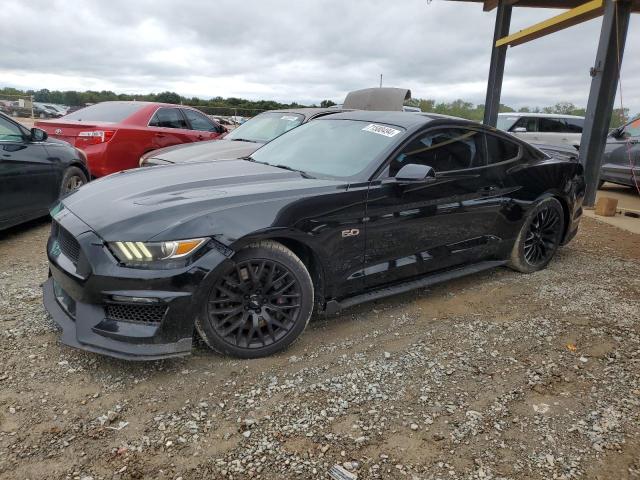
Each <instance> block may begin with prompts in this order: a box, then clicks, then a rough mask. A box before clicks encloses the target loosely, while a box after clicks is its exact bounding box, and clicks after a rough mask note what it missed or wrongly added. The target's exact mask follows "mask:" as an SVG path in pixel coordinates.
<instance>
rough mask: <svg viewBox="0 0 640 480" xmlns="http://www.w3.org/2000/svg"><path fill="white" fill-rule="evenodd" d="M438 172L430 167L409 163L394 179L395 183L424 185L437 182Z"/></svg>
mask: <svg viewBox="0 0 640 480" xmlns="http://www.w3.org/2000/svg"><path fill="white" fill-rule="evenodd" d="M435 178H436V172H435V170H434V169H433V168H431V167H430V166H429V165H420V164H417V163H408V164H407V165H405V166H404V167H402V168H401V169H400V170H399V171H398V173H396V176H395V177H394V178H393V180H394V183H423V182H428V181H430V180H435Z"/></svg>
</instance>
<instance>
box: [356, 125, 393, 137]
mask: <svg viewBox="0 0 640 480" xmlns="http://www.w3.org/2000/svg"><path fill="white" fill-rule="evenodd" d="M362 130H363V131H365V132H371V133H377V134H378V135H384V136H385V137H395V136H396V135H397V134H399V133H400V130H396V129H395V128H391V127H385V126H384V125H376V124H375V123H370V124H369V125H367V126H366V127H364V128H363V129H362Z"/></svg>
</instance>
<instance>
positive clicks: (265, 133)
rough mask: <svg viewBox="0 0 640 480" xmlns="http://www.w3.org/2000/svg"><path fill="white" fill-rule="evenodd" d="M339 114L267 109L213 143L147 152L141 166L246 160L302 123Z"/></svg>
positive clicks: (332, 110) (321, 109) (311, 109)
mask: <svg viewBox="0 0 640 480" xmlns="http://www.w3.org/2000/svg"><path fill="white" fill-rule="evenodd" d="M338 112H339V110H335V109H330V108H329V109H327V108H298V109H291V110H270V111H268V112H264V113H261V114H259V115H256V116H255V117H253V118H251V119H249V120H247V121H246V122H245V123H243V124H242V125H240V126H239V127H237V128H236V129H234V130H233V131H232V132H229V133H228V134H227V135H225V136H224V137H223V138H222V139H219V140H216V141H214V142H202V143H198V144H194V145H176V146H173V147H168V148H163V149H160V150H155V151H153V152H149V153H146V154H145V155H143V156H142V158H140V166H141V167H151V166H154V165H167V164H170V163H183V162H201V161H203V160H220V159H222V160H224V159H230V158H241V157H246V156H248V155H251V154H252V153H253V152H255V151H256V150H257V149H258V148H260V147H261V146H262V145H264V144H265V143H268V142H270V141H271V140H273V139H274V138H276V137H279V136H280V135H282V134H283V133H285V132H288V131H289V130H291V129H293V128H296V127H298V126H300V125H302V124H303V123H305V122H308V121H310V120H313V119H314V118H319V117H322V116H325V115H331V114H335V113H338Z"/></svg>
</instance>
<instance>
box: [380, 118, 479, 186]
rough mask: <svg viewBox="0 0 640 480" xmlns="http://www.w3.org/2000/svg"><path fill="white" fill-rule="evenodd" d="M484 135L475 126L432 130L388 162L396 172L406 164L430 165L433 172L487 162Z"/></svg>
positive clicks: (461, 168) (393, 173)
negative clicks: (470, 128)
mask: <svg viewBox="0 0 640 480" xmlns="http://www.w3.org/2000/svg"><path fill="white" fill-rule="evenodd" d="M482 142H483V135H482V133H480V132H476V131H475V130H466V129H461V128H447V129H442V130H435V131H432V132H429V133H427V134H426V135H423V136H422V137H419V138H417V139H416V140H413V141H412V142H411V143H410V144H409V145H408V146H407V147H405V148H404V149H403V150H402V152H401V153H400V154H399V155H397V156H396V157H395V158H394V159H393V160H392V161H391V164H390V166H389V175H390V176H392V177H393V176H395V175H396V174H397V173H398V171H399V170H400V169H401V168H402V167H403V166H404V165H407V164H420V165H428V166H430V167H432V168H433V169H434V170H435V171H436V172H448V171H452V170H463V169H467V168H474V167H483V166H485V165H486V163H487V162H486V159H485V156H484V147H483V145H482Z"/></svg>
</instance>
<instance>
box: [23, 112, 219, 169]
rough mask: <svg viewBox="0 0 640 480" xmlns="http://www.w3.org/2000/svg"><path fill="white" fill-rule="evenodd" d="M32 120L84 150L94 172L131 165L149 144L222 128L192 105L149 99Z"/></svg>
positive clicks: (206, 136) (212, 134) (194, 138)
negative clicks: (55, 118) (172, 103)
mask: <svg viewBox="0 0 640 480" xmlns="http://www.w3.org/2000/svg"><path fill="white" fill-rule="evenodd" d="M35 125H36V126H37V127H40V128H42V129H43V130H45V131H46V132H47V133H48V134H49V135H50V136H51V137H54V138H58V139H60V140H65V141H67V142H69V143H70V144H71V145H74V146H76V147H78V148H80V149H81V150H83V151H84V152H85V153H86V155H87V159H88V161H89V170H90V171H91V174H92V175H93V176H95V177H102V176H104V175H109V174H110V173H114V172H118V171H120V170H126V169H128V168H135V167H137V166H138V162H139V160H140V157H141V156H142V155H143V154H144V153H146V152H149V151H151V150H156V149H158V148H163V147H168V146H170V145H176V144H180V143H190V142H200V141H203V140H212V139H215V138H218V137H220V135H222V134H223V133H225V132H226V129H225V128H224V127H223V126H221V125H220V124H218V123H216V122H214V121H213V120H211V119H209V118H208V117H207V116H206V115H204V114H203V113H202V112H200V111H198V110H196V109H194V108H190V107H185V106H181V105H171V104H165V103H152V102H102V103H97V104H95V105H91V106H89V107H85V108H83V109H81V110H76V111H75V112H73V113H70V114H68V115H66V116H64V117H62V118H60V119H58V120H44V121H37V122H36V123H35Z"/></svg>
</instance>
